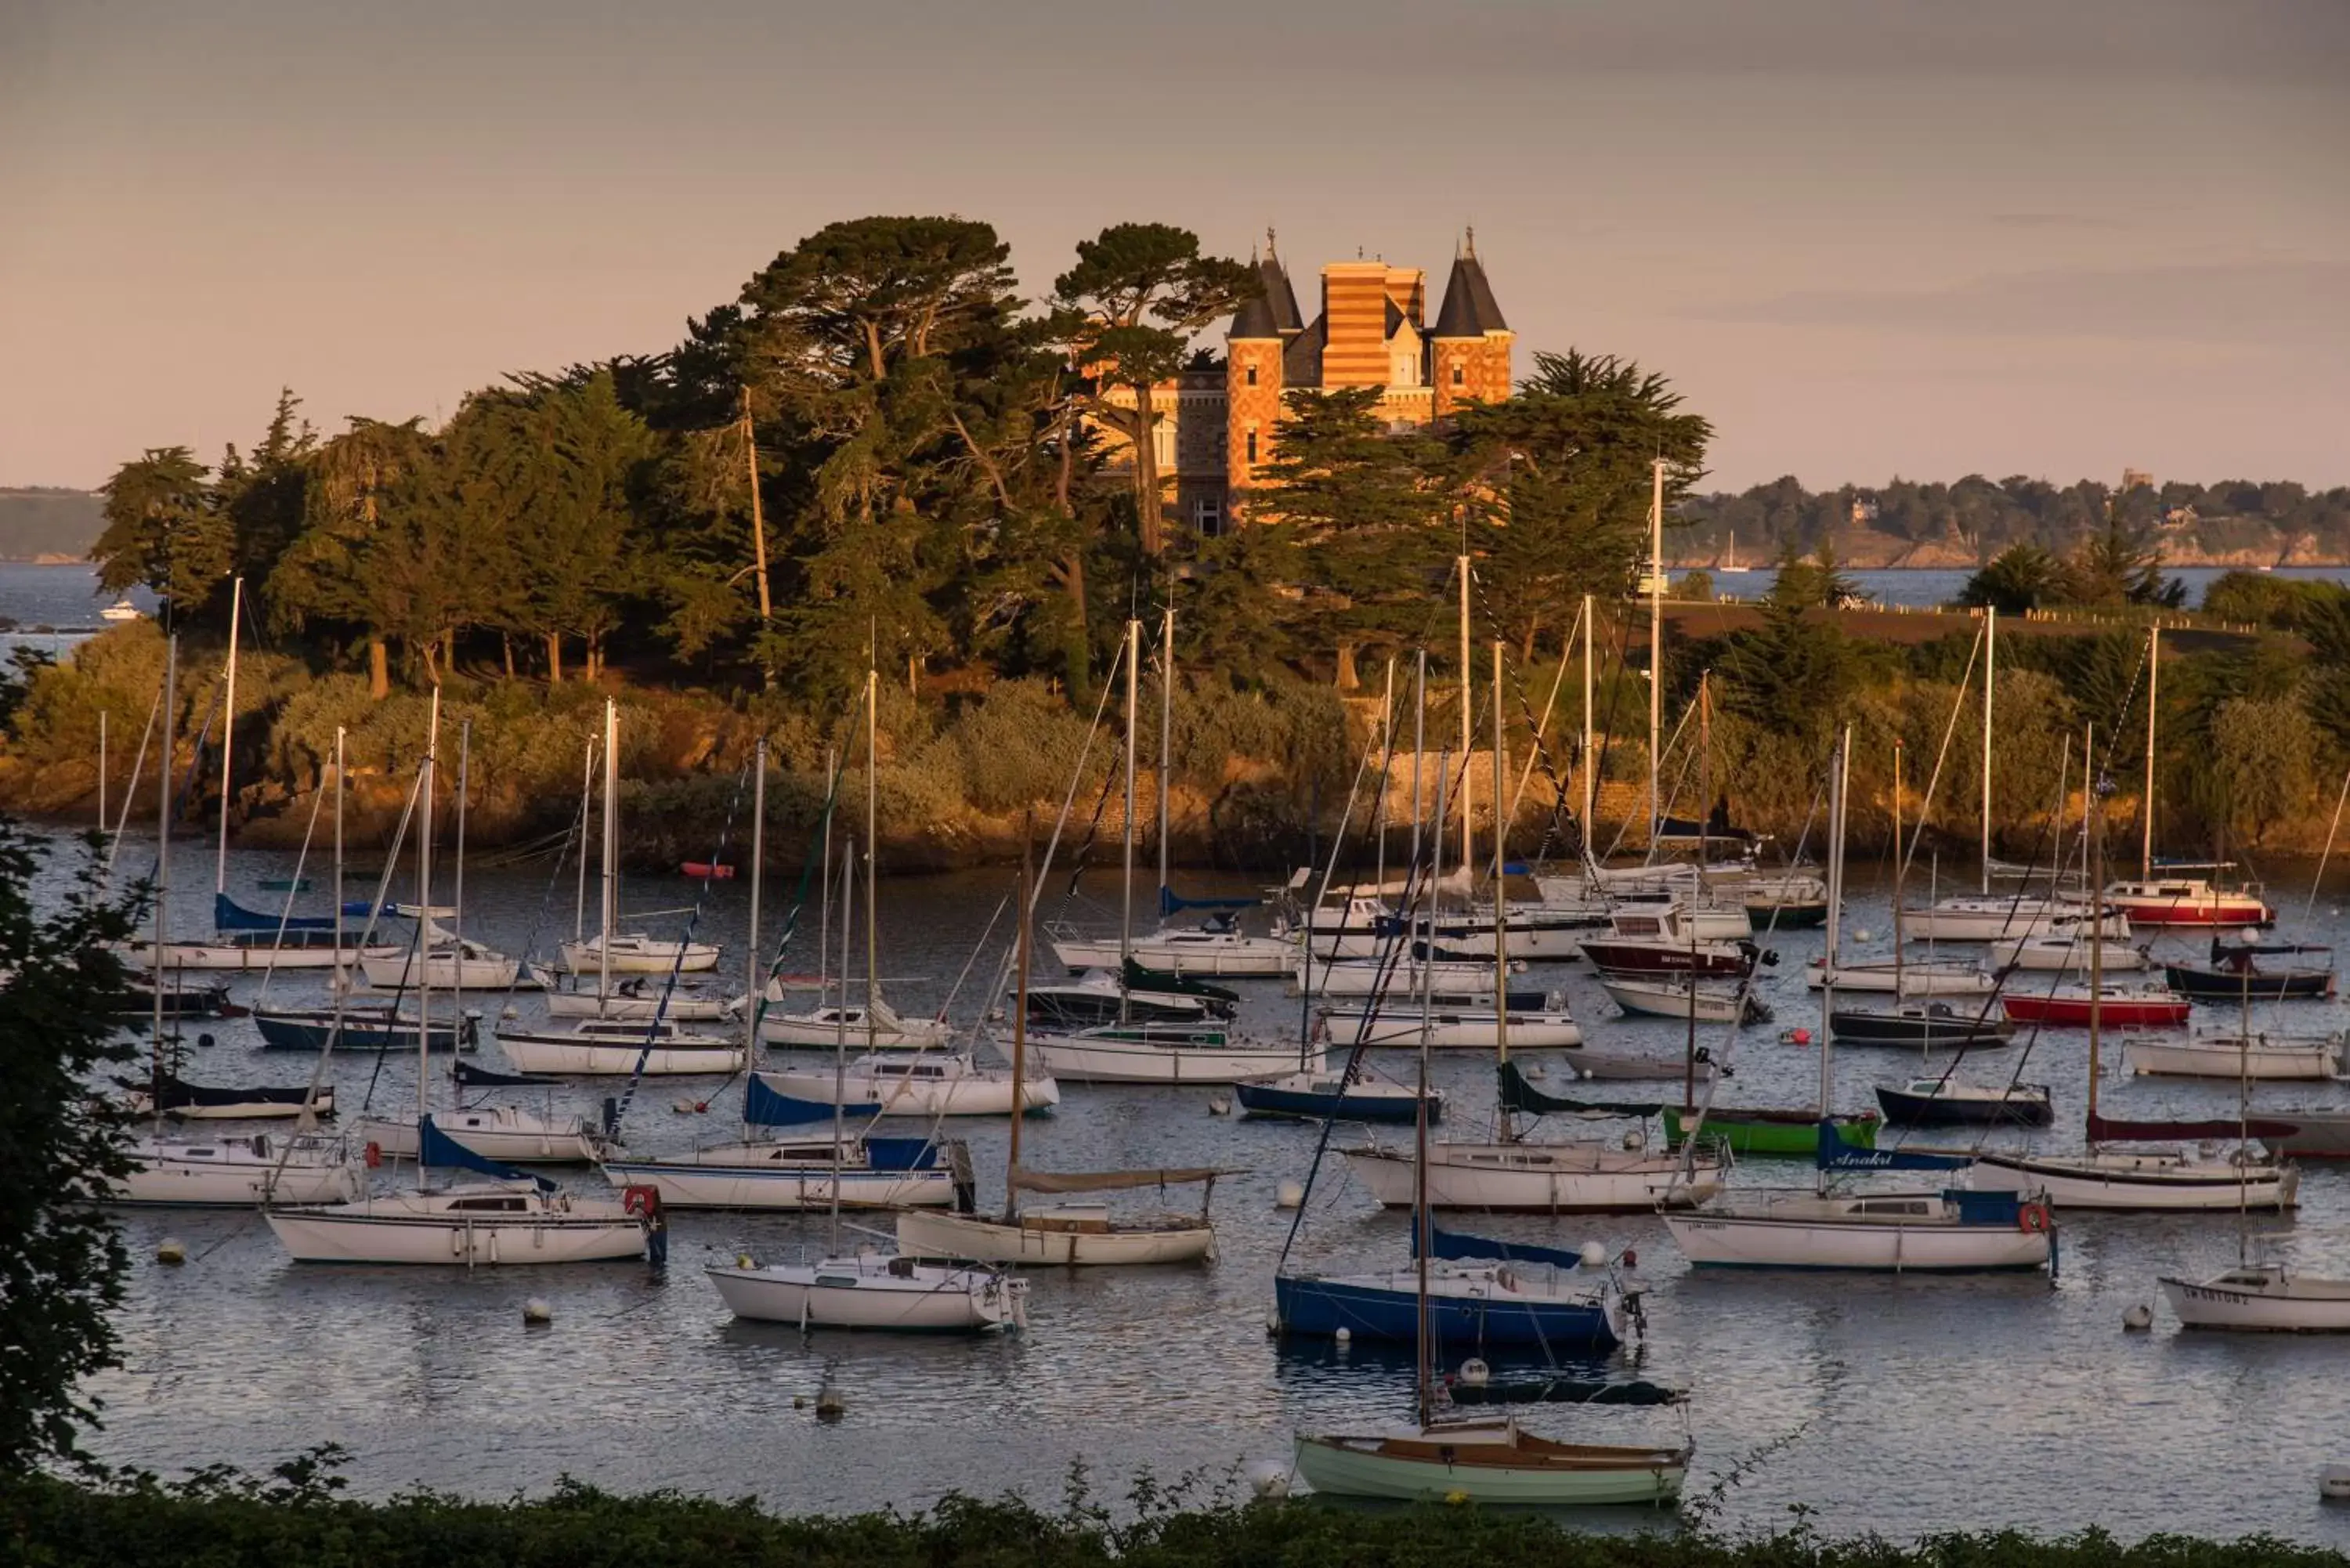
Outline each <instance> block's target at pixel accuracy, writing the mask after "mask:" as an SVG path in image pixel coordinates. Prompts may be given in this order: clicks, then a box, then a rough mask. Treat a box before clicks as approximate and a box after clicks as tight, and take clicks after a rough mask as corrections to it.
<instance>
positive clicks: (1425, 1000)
mask: <svg viewBox="0 0 2350 1568" xmlns="http://www.w3.org/2000/svg"><path fill="white" fill-rule="evenodd" d="M1427 743H1428V649H1425V648H1423V649H1419V652H1418V654H1417V656H1416V658H1415V659H1414V661H1413V673H1412V701H1411V870H1410V872H1409V874H1408V875H1407V876H1406V877H1404V887H1405V888H1406V890H1407V891H1409V889H1410V888H1413V886H1414V885H1415V884H1414V880H1413V879H1414V878H1415V877H1418V876H1419V848H1420V845H1419V826H1420V823H1421V821H1422V813H1421V808H1420V788H1419V783H1420V755H1421V748H1422V747H1424V746H1425V745H1426V744H1427ZM1436 836H1437V838H1438V840H1439V841H1440V842H1441V840H1442V838H1443V836H1444V828H1443V825H1442V823H1441V822H1440V823H1439V824H1438V825H1437V831H1436ZM1437 858H1438V859H1442V858H1443V857H1442V856H1441V855H1439V856H1438V857H1437ZM1429 879H1430V881H1433V880H1434V879H1435V870H1434V867H1430V873H1429ZM1429 909H1430V914H1431V916H1432V915H1433V914H1434V912H1435V904H1434V902H1433V900H1431V901H1430V905H1429ZM1416 918H1417V917H1415V916H1414V915H1413V913H1412V909H1411V905H1410V901H1409V899H1407V900H1406V901H1405V904H1404V910H1403V944H1404V947H1403V950H1404V956H1405V958H1406V959H1407V960H1409V958H1410V956H1411V948H1412V943H1411V933H1412V925H1413V921H1414V920H1415V919H1416ZM1427 930H1428V940H1427V942H1426V943H1425V944H1424V946H1425V947H1426V949H1427V951H1428V954H1429V958H1430V960H1432V959H1433V958H1434V957H1435V954H1436V922H1435V920H1434V919H1430V921H1429V922H1428V927H1427ZM1309 969H1310V965H1309ZM1435 973H1436V970H1435V966H1434V965H1433V963H1431V962H1430V961H1426V960H1423V961H1421V962H1420V965H1419V971H1418V973H1417V974H1416V975H1415V977H1414V978H1415V979H1416V980H1417V981H1418V986H1417V989H1418V990H1419V1048H1420V1051H1421V1053H1422V1054H1426V1052H1427V1050H1428V1037H1429V1034H1430V1031H1431V1030H1433V1029H1434V1028H1435V1026H1436V998H1435V996H1434V995H1433V994H1432V993H1431V992H1430V982H1431V981H1432V980H1433V978H1434V976H1435ZM1322 981H1323V984H1324V986H1325V987H1327V986H1328V984H1329V981H1330V971H1329V969H1328V968H1327V967H1325V968H1324V969H1323V971H1322ZM1505 1114H1506V1113H1505Z"/></svg>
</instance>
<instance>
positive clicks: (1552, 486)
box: [1284, 348, 1713, 658]
mask: <svg viewBox="0 0 2350 1568" xmlns="http://www.w3.org/2000/svg"><path fill="white" fill-rule="evenodd" d="M1712 436H1713V427H1712V426H1711V424H1709V423H1708V422H1707V421H1705V420H1704V419H1703V418H1701V417H1700V416H1698V415H1696V414H1691V413H1686V412H1683V411H1682V410H1681V397H1680V394H1679V393H1678V392H1676V391H1674V390H1673V389H1672V386H1671V383H1670V382H1669V381H1667V380H1666V379H1665V378H1664V377H1662V376H1659V375H1658V374H1656V373H1655V372H1653V371H1649V370H1644V369H1641V368H1640V367H1639V365H1638V363H1636V362H1635V361H1633V360H1630V359H1625V358H1618V357H1617V356H1616V355H1613V354H1585V353H1582V352H1581V351H1579V350H1576V349H1572V348H1570V349H1569V350H1567V352H1565V353H1564V354H1536V355H1535V356H1534V375H1533V376H1531V377H1529V378H1528V379H1527V380H1526V381H1525V383H1524V384H1523V386H1522V387H1521V388H1520V389H1519V390H1518V393H1517V395H1516V396H1514V397H1513V398H1510V399H1508V400H1505V401H1503V402H1500V403H1493V404H1474V403H1472V404H1471V405H1469V406H1468V407H1466V408H1463V409H1461V410H1459V412H1458V413H1457V414H1456V415H1455V416H1454V419H1453V429H1452V436H1451V445H1452V451H1453V460H1452V470H1451V483H1453V485H1454V486H1455V488H1456V491H1457V493H1459V494H1460V496H1461V503H1462V504H1463V506H1464V507H1465V508H1466V509H1467V510H1468V511H1469V513H1470V514H1471V519H1472V521H1473V523H1474V524H1475V525H1474V526H1473V528H1472V530H1471V539H1472V542H1473V544H1474V545H1475V547H1476V548H1477V549H1478V550H1479V551H1480V553H1482V555H1483V556H1485V558H1486V560H1487V563H1488V569H1487V570H1486V571H1485V573H1484V574H1483V575H1484V577H1485V583H1484V595H1485V600H1486V603H1487V605H1488V607H1489V608H1490V609H1491V610H1492V614H1493V616H1494V618H1495V619H1496V622H1497V624H1498V627H1499V629H1500V630H1501V631H1502V633H1503V635H1504V636H1506V637H1509V638H1511V639H1513V640H1514V641H1515V642H1517V643H1518V645H1519V648H1520V651H1521V655H1522V656H1523V657H1527V658H1531V657H1532V656H1533V651H1534V639H1535V637H1536V635H1537V634H1538V633H1539V632H1541V631H1544V630H1547V629H1554V628H1555V629H1559V630H1563V629H1564V628H1565V621H1566V620H1567V619H1570V618H1572V617H1573V615H1574V613H1575V612H1574V609H1573V606H1574V604H1575V601H1577V600H1578V599H1580V598H1581V597H1582V596H1583V595H1585V594H1593V595H1596V596H1599V597H1609V598H1613V597H1617V596H1619V595H1621V594H1623V593H1624V592H1626V591H1627V589H1628V588H1630V587H1631V586H1632V583H1633V578H1634V575H1635V573H1636V572H1637V571H1638V567H1639V565H1640V563H1641V562H1642V561H1643V560H1645V558H1646V556H1647V555H1648V510H1649V503H1650V498H1651V496H1652V495H1653V493H1654V477H1653V469H1652V465H1653V464H1654V462H1655V461H1656V460H1657V459H1659V457H1661V458H1662V459H1663V460H1664V462H1665V508H1666V522H1667V524H1668V525H1669V526H1670V525H1672V521H1673V513H1674V508H1675V507H1676V506H1678V505H1679V503H1680V501H1681V500H1682V499H1683V498H1684V497H1686V496H1687V495H1688V494H1689V493H1690V490H1691V488H1692V487H1693V486H1694V485H1695V484H1696V483H1697V482H1698V481H1699V480H1700V478H1702V477H1703V475H1704V472H1705V451H1706V445H1707V443H1708V442H1709V441H1711V440H1712ZM1286 439H1287V437H1286V436H1284V440H1286Z"/></svg>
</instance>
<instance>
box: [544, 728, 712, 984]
mask: <svg viewBox="0 0 2350 1568" xmlns="http://www.w3.org/2000/svg"><path fill="white" fill-rule="evenodd" d="M619 745H620V712H619V704H618V703H617V702H615V701H612V700H610V699H606V700H605V703H604V843H603V849H604V899H603V929H601V930H599V931H598V932H597V933H596V934H595V935H594V936H592V937H574V938H573V939H572V940H569V941H567V942H565V943H564V944H563V966H564V968H566V969H567V970H569V971H571V972H572V973H573V974H593V975H595V976H597V977H598V980H597V988H596V989H597V994H598V995H599V996H600V995H608V994H609V993H610V992H611V989H612V987H611V977H612V976H613V975H616V974H659V975H671V974H699V973H701V972H702V971H705V970H713V969H716V968H717V967H718V948H717V945H716V944H715V943H712V942H697V941H694V940H691V939H687V940H667V939H665V938H660V937H654V936H649V935H647V934H646V933H645V932H642V931H623V930H620V929H619V923H620V906H619V880H620V877H619V782H620V768H619Z"/></svg>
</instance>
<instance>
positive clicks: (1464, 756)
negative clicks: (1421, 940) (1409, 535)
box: [1428, 555, 1477, 956]
mask: <svg viewBox="0 0 2350 1568" xmlns="http://www.w3.org/2000/svg"><path fill="white" fill-rule="evenodd" d="M1458 564H1459V566H1460V567H1461V886H1462V887H1463V888H1467V887H1468V886H1469V884H1470V882H1471V879H1472V878H1474V877H1475V876H1476V875H1477V846H1476V845H1475V844H1474V843H1473V842H1472V841H1471V837H1470V828H1469V798H1470V789H1469V776H1470V775H1469V745H1470V742H1469V710H1470V708H1471V706H1472V705H1473V704H1472V703H1471V696H1472V694H1473V693H1474V691H1475V681H1476V679H1477V676H1476V670H1475V669H1474V667H1473V666H1471V664H1470V662H1469V557H1468V556H1465V555H1464V556H1461V558H1460V561H1459V563H1458ZM1438 820H1439V821H1442V820H1443V819H1442V817H1441V815H1440V816H1439V818H1438ZM1436 891H1437V890H1436V889H1435V888H1430V889H1429V906H1428V912H1429V919H1430V924H1429V931H1428V936H1429V946H1430V951H1431V956H1432V954H1433V950H1434V948H1435V945H1436V927H1435V915H1436V903H1435V898H1436ZM1462 898H1463V902H1464V907H1465V903H1466V898H1467V895H1466V893H1465V892H1464V893H1463V895H1462Z"/></svg>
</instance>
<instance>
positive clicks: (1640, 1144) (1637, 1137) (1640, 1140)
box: [1624, 1127, 1648, 1151]
mask: <svg viewBox="0 0 2350 1568" xmlns="http://www.w3.org/2000/svg"><path fill="white" fill-rule="evenodd" d="M1624 1147H1626V1148H1627V1149H1632V1150H1635V1151H1637V1150H1639V1149H1644V1148H1646V1147H1648V1134H1647V1133H1644V1132H1642V1131H1641V1130H1640V1129H1639V1128H1638V1127H1634V1128H1633V1129H1632V1130H1631V1131H1630V1132H1627V1133H1626V1134H1625V1135H1624Z"/></svg>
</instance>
